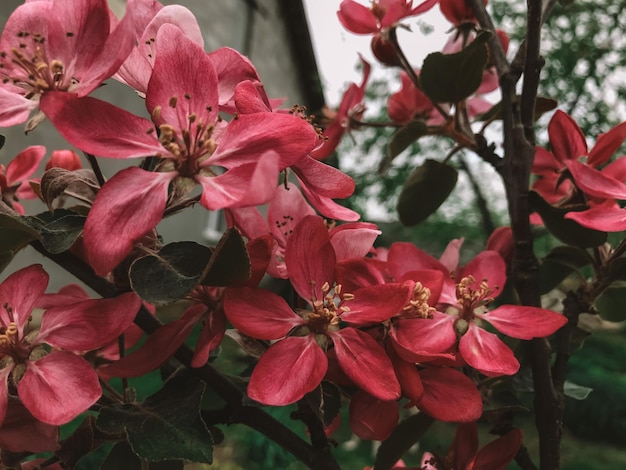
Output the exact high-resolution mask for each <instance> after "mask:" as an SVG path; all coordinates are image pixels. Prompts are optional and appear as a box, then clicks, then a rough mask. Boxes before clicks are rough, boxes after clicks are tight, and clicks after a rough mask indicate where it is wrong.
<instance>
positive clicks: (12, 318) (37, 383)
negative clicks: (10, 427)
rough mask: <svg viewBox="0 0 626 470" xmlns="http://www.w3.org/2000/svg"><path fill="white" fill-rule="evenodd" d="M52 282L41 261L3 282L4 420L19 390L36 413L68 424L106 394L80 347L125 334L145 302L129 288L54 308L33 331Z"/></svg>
mask: <svg viewBox="0 0 626 470" xmlns="http://www.w3.org/2000/svg"><path fill="white" fill-rule="evenodd" d="M47 285H48V274H47V273H46V272H45V271H44V270H43V268H42V267H41V266H40V265H33V266H29V267H26V268H23V269H21V270H19V271H16V272H15V273H13V274H12V275H10V276H9V277H8V278H6V279H5V281H4V282H3V283H2V284H0V305H1V310H0V332H1V334H0V356H1V357H2V362H1V363H2V368H0V380H1V381H2V386H0V423H2V422H3V421H4V419H5V416H6V413H7V406H8V400H9V395H14V394H15V391H16V390H17V395H18V396H19V398H20V400H21V401H22V403H23V404H24V406H25V407H26V408H27V409H28V411H29V412H30V413H31V414H32V415H33V416H34V417H35V418H37V419H38V420H40V421H42V422H44V423H48V424H53V425H60V424H64V423H67V422H69V421H70V420H72V419H73V418H75V417H76V416H77V415H78V414H80V413H82V412H83V411H85V410H87V409H88V408H89V407H90V406H91V405H93V404H94V403H95V402H96V401H97V400H98V399H99V398H100V396H101V394H102V391H101V389H100V385H99V383H98V375H97V374H96V372H95V371H94V369H93V368H92V366H91V365H90V364H89V363H88V362H87V361H86V360H85V359H84V358H83V357H81V356H80V355H78V354H76V353H75V352H83V351H90V350H93V349H97V348H99V347H100V346H102V345H104V344H106V343H108V342H110V341H111V340H112V339H114V338H116V337H117V336H119V335H120V334H122V333H123V332H124V331H125V330H126V329H127V328H128V326H129V325H130V324H131V323H132V321H133V319H134V318H135V314H136V313H137V310H138V309H139V306H140V304H141V301H140V300H139V298H138V297H137V296H136V295H135V294H134V293H127V294H123V295H121V296H119V297H117V298H114V299H98V300H91V299H90V300H84V301H82V302H78V303H75V304H73V305H64V306H58V307H51V308H48V309H47V310H46V312H45V313H44V314H43V316H42V319H41V327H40V329H39V330H38V331H37V330H33V329H32V327H31V325H30V321H31V313H32V310H33V308H34V307H35V306H36V305H38V303H39V300H40V298H41V297H42V295H43V293H44V290H45V289H46V286H47ZM44 345H49V346H52V348H53V349H52V351H51V352H48V351H49V348H48V347H46V346H44ZM70 395H71V397H72V399H71V400H68V396H70Z"/></svg>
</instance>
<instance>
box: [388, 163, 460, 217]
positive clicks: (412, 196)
mask: <svg viewBox="0 0 626 470" xmlns="http://www.w3.org/2000/svg"><path fill="white" fill-rule="evenodd" d="M457 178H458V172H457V171H456V170H455V169H454V168H452V167H451V166H448V165H446V164H445V163H440V162H438V161H436V160H430V159H427V160H425V161H424V164H423V165H422V166H419V167H417V168H415V170H413V173H411V175H410V176H409V177H408V178H407V180H406V181H405V182H404V186H403V187H402V192H401V193H400V198H399V199H398V214H399V216H400V222H402V224H403V225H405V226H411V225H417V224H419V223H420V222H422V221H423V220H425V219H426V218H427V217H428V216H429V215H431V214H432V213H433V212H435V211H436V210H437V209H438V208H439V206H441V204H443V202H444V201H445V200H446V199H447V198H448V196H449V195H450V193H451V192H452V190H453V189H454V187H455V186H456V181H457Z"/></svg>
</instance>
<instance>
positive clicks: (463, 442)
mask: <svg viewBox="0 0 626 470" xmlns="http://www.w3.org/2000/svg"><path fill="white" fill-rule="evenodd" d="M477 451H478V427H477V426H476V423H463V424H459V425H458V426H457V428H456V433H454V442H453V443H452V445H451V446H450V450H449V451H448V455H452V457H453V459H454V468H458V469H461V468H463V469H469V468H472V467H471V465H472V461H473V460H474V457H475V456H476V452H477Z"/></svg>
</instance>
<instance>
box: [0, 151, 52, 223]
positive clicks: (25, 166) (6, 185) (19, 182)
mask: <svg viewBox="0 0 626 470" xmlns="http://www.w3.org/2000/svg"><path fill="white" fill-rule="evenodd" d="M45 154H46V148H45V147H44V146H42V145H33V146H32V147H28V148H27V149H24V150H22V151H21V152H20V153H19V154H18V155H17V157H15V158H14V159H13V160H11V162H10V163H9V164H8V165H7V167H6V169H5V167H4V165H0V196H1V197H2V201H4V202H5V203H6V204H8V205H9V206H11V207H12V208H13V209H15V211H16V212H17V213H19V214H22V215H23V214H24V208H23V207H22V205H21V204H20V203H19V202H18V201H19V200H20V199H35V198H36V197H37V196H36V195H35V193H34V192H33V190H32V188H31V187H30V184H29V183H28V179H29V178H30V177H31V176H32V174H33V173H35V171H37V167H38V166H39V163H40V162H41V160H42V159H43V157H44V155H45Z"/></svg>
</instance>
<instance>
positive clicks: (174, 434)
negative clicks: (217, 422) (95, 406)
mask: <svg viewBox="0 0 626 470" xmlns="http://www.w3.org/2000/svg"><path fill="white" fill-rule="evenodd" d="M204 388H205V386H204V384H203V383H202V382H201V381H200V380H199V379H197V378H195V377H194V376H192V375H191V374H179V375H176V376H174V377H172V378H171V379H169V380H168V381H167V382H166V383H165V384H164V386H163V388H162V389H161V390H159V391H158V392H157V393H155V394H154V395H151V396H149V397H148V398H146V400H145V401H144V402H143V403H142V404H138V403H125V404H116V405H113V406H109V407H106V408H104V409H102V411H101V412H100V415H99V416H98V420H97V422H96V425H97V426H98V428H100V430H102V431H103V432H107V433H111V434H118V433H120V432H123V433H125V434H126V436H127V438H128V442H129V443H130V446H131V448H132V450H133V452H134V453H135V454H136V455H138V456H139V458H141V459H143V460H147V461H150V462H160V461H164V460H178V459H185V460H189V461H192V462H201V463H211V462H212V460H213V440H212V438H211V434H210V433H209V431H208V430H207V427H206V425H205V423H204V421H202V418H201V417H200V402H201V400H202V394H203V392H204Z"/></svg>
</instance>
